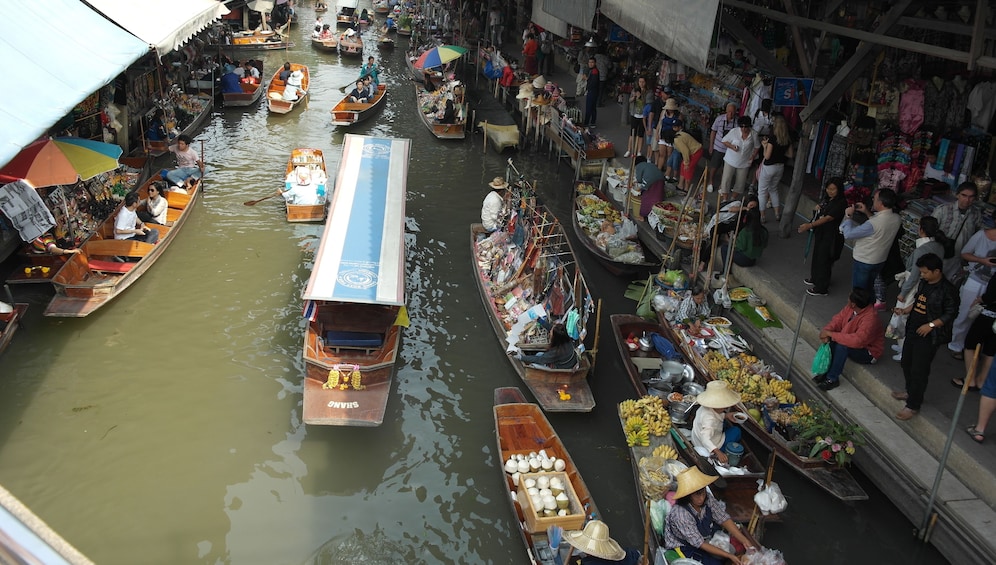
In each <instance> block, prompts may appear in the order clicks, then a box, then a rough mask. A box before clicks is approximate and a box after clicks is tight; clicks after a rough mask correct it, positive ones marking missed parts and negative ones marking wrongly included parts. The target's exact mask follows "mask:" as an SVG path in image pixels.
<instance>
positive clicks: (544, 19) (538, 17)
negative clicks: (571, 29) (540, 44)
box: [532, 0, 567, 37]
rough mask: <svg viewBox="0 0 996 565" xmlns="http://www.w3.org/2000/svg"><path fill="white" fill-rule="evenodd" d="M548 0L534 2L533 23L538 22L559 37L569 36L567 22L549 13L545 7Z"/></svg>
mask: <svg viewBox="0 0 996 565" xmlns="http://www.w3.org/2000/svg"><path fill="white" fill-rule="evenodd" d="M546 1H547V0H535V1H534V2H533V14H532V20H533V23H535V24H538V25H539V26H540V27H542V28H543V29H545V30H547V31H549V32H551V33H553V34H554V35H557V36H559V37H567V22H565V21H564V20H562V19H560V18H558V17H557V16H554V15H552V14H550V13H548V12H547V11H546V10H544V9H543V7H544V4H545V2H546Z"/></svg>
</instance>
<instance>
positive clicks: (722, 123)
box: [707, 102, 737, 192]
mask: <svg viewBox="0 0 996 565" xmlns="http://www.w3.org/2000/svg"><path fill="white" fill-rule="evenodd" d="M736 127H737V105H736V104H734V103H733V102H730V103H729V104H727V105H726V112H725V113H723V114H720V115H719V116H716V119H715V120H713V122H712V127H711V128H710V131H709V186H708V187H707V189H708V191H709V192H712V190H713V186H714V185H718V184H719V183H718V182H716V175H717V174H718V173H719V172H720V171H722V170H723V158H724V157H726V145H723V138H725V137H726V134H728V133H730V132H731V131H732V130H734V129H735V128H736Z"/></svg>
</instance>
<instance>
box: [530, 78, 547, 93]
mask: <svg viewBox="0 0 996 565" xmlns="http://www.w3.org/2000/svg"><path fill="white" fill-rule="evenodd" d="M545 86H546V77H544V76H543V75H540V76H538V77H536V78H534V79H533V88H536V89H539V90H542V89H543V87H545Z"/></svg>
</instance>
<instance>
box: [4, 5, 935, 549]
mask: <svg viewBox="0 0 996 565" xmlns="http://www.w3.org/2000/svg"><path fill="white" fill-rule="evenodd" d="M304 12H305V13H304V14H303V17H302V22H303V23H304V24H306V25H302V26H300V27H299V28H298V29H297V30H295V31H294V32H293V33H296V34H300V38H299V39H298V41H297V42H298V45H299V46H298V47H297V48H295V49H294V50H292V51H290V52H289V53H284V52H279V53H267V54H266V55H265V56H264V58H265V61H266V67H265V69H266V70H265V72H264V75H267V76H269V74H270V73H272V70H273V69H275V68H276V66H277V65H279V64H281V63H282V62H283V61H284V60H287V59H290V60H294V61H300V62H304V63H306V64H308V65H309V66H310V69H311V81H312V83H311V84H312V91H311V100H310V102H309V103H308V106H307V107H306V108H304V109H302V110H298V111H295V112H294V113H292V114H291V115H288V116H270V115H268V114H267V112H266V109H265V107H263V106H257V107H254V108H250V109H247V110H239V109H227V110H218V111H216V112H215V114H214V116H213V117H212V119H211V120H210V121H209V123H208V125H207V126H206V127H205V129H204V130H203V131H202V132H200V134H199V135H198V136H197V137H198V139H199V140H200V139H203V140H204V142H205V152H206V154H207V157H208V159H207V160H208V162H209V163H210V170H209V179H208V181H207V188H206V192H205V197H204V199H203V201H202V202H201V203H200V204H199V205H198V208H197V210H196V211H195V212H194V214H193V216H192V217H191V218H190V220H189V222H188V224H187V225H186V227H185V228H184V233H183V234H181V235H180V237H178V239H177V240H176V241H175V243H174V244H173V246H172V248H171V249H170V250H169V252H168V253H167V254H166V255H165V256H164V257H163V258H162V259H161V260H160V261H159V262H158V263H157V264H156V266H155V268H154V269H153V270H152V271H150V272H149V273H148V274H147V275H146V276H144V277H143V279H142V280H141V281H140V282H139V283H137V284H136V285H134V286H133V287H132V288H130V289H129V290H128V291H127V292H126V293H124V294H123V295H122V296H121V297H119V298H118V299H117V300H116V301H115V302H114V303H112V304H111V305H109V306H107V307H105V308H104V309H102V310H101V311H99V312H98V313H97V314H95V315H92V316H90V317H89V318H85V319H80V320H72V319H68V320H60V319H52V318H43V317H41V315H40V314H41V311H42V310H43V309H44V305H45V303H46V301H47V299H48V294H46V293H45V292H44V291H41V290H39V289H27V288H24V287H20V288H17V289H15V290H16V291H17V294H18V299H19V300H21V299H29V300H30V301H31V302H32V303H33V305H32V308H31V311H30V312H29V314H30V315H29V319H28V324H27V328H26V329H25V330H24V331H21V332H20V333H19V334H18V335H17V337H16V338H15V341H14V343H13V344H12V346H11V347H10V348H9V349H8V351H7V353H6V354H5V355H4V356H3V357H2V358H0V375H2V378H0V483H2V484H3V485H4V486H5V487H7V488H8V489H9V490H11V491H12V492H13V493H14V494H15V495H16V496H18V497H19V498H20V499H21V500H22V501H24V502H25V503H26V504H28V505H29V506H30V507H31V508H32V509H33V510H34V511H35V512H36V513H38V514H39V515H40V516H41V517H42V518H43V519H45V520H46V521H47V522H48V523H49V524H50V525H51V526H52V527H54V528H55V529H56V530H57V531H59V532H60V533H61V534H62V535H63V536H64V537H66V538H67V539H68V540H69V541H70V542H71V543H73V544H74V545H76V546H77V547H78V548H79V549H80V550H81V551H83V552H84V553H85V554H86V555H88V556H89V557H90V558H91V559H93V560H94V561H96V562H97V563H100V564H117V563H120V564H131V563H145V564H177V563H235V564H300V563H343V564H347V563H350V564H351V563H401V562H403V563H471V562H480V563H496V564H504V563H526V562H527V559H526V556H525V552H524V550H523V549H522V546H521V543H520V540H519V536H518V533H517V532H516V530H515V529H514V528H515V526H514V524H513V522H512V518H511V514H510V512H509V508H508V503H507V501H506V500H505V494H504V492H503V490H502V482H501V480H500V478H499V474H498V471H497V470H496V462H495V460H494V459H495V457H494V453H493V451H494V445H495V439H494V428H493V420H492V412H491V404H492V391H493V389H494V388H495V387H499V386H509V385H518V384H520V383H519V382H518V380H517V378H516V377H515V375H514V372H513V371H512V369H511V367H510V366H509V365H508V363H507V361H506V360H505V359H504V355H503V353H502V351H501V349H500V348H499V346H498V345H497V342H496V339H495V337H494V335H493V334H492V332H491V330H490V328H489V327H488V325H487V322H486V321H485V318H484V316H485V313H484V311H483V310H482V306H481V303H480V299H479V297H478V294H477V291H476V288H475V286H474V282H473V279H472V274H473V273H472V268H471V265H470V250H469V248H468V242H469V232H468V225H469V224H470V223H471V222H474V221H479V214H480V203H481V199H482V198H483V197H484V195H485V194H486V182H487V181H488V180H490V179H491V178H493V177H494V176H497V175H502V174H504V167H505V165H504V160H505V159H506V158H507V157H508V155H507V154H506V155H505V156H504V157H499V156H497V155H496V154H494V153H493V152H492V151H491V150H490V149H489V150H488V152H487V153H484V152H483V151H482V146H481V140H480V138H479V137H478V138H476V139H474V140H468V141H466V142H441V141H438V140H436V139H435V138H433V137H431V135H430V134H429V132H428V131H427V130H426V129H425V128H424V126H423V125H422V124H421V123H420V122H419V121H418V119H417V117H416V116H415V115H414V111H415V102H414V94H413V90H414V87H413V86H412V84H413V83H411V82H410V81H409V80H408V78H407V75H406V74H405V73H406V70H405V68H404V62H403V58H402V57H403V46H404V45H405V43H406V41H405V40H404V39H403V38H399V39H400V41H399V48H398V50H397V52H396V53H393V54H386V55H384V57H383V59H384V60H383V63H384V66H385V72H384V74H383V75H382V76H383V77H384V78H382V81H384V82H386V83H387V84H389V85H390V89H391V90H390V92H389V98H388V100H387V107H386V108H385V109H384V110H383V112H382V113H381V114H380V115H379V116H378V117H376V118H375V119H374V120H373V121H371V122H370V123H367V124H362V125H361V126H360V127H357V128H356V129H355V130H354V131H355V132H356V133H368V134H375V135H386V136H394V137H410V138H412V139H413V140H414V143H413V144H412V154H411V166H410V175H409V186H408V202H407V208H408V210H407V212H408V232H409V235H408V242H409V261H408V293H409V312H410V314H411V319H412V325H411V328H409V330H407V332H406V335H405V340H404V351H403V358H404V360H403V364H402V365H401V366H400V368H399V372H398V376H397V379H396V381H395V382H396V384H395V391H394V393H393V394H392V396H391V399H390V402H389V404H388V414H387V416H386V418H385V423H384V425H383V426H381V427H379V428H375V429H365V428H327V427H312V426H307V427H306V426H304V425H303V424H302V423H301V379H302V376H303V373H304V367H303V362H302V361H301V347H302V345H301V341H302V328H303V325H302V321H301V315H300V314H301V300H300V294H301V291H302V290H303V288H304V285H305V284H306V282H307V279H308V276H309V273H310V268H311V259H312V255H313V252H314V250H315V248H316V247H317V244H318V240H319V239H318V238H319V237H320V233H321V229H322V228H321V226H319V225H301V224H288V223H287V222H286V221H285V219H284V216H283V210H282V208H281V206H280V204H279V202H278V201H277V200H269V201H266V202H263V203H260V204H259V205H257V206H255V207H246V206H243V205H242V203H243V202H244V201H246V200H250V199H254V198H259V197H261V196H263V195H266V194H268V193H270V192H271V191H272V190H274V188H275V187H276V186H278V185H279V184H281V183H282V177H283V170H284V166H285V163H286V159H287V156H288V154H289V152H290V150H291V149H292V148H293V147H296V146H311V147H317V148H319V149H322V150H323V151H324V152H325V155H326V159H327V160H328V166H329V170H330V171H334V170H335V167H336V165H337V163H338V159H339V145H340V143H341V140H342V133H341V132H338V131H335V130H334V129H333V128H332V127H331V126H330V125H328V121H329V114H328V110H329V108H331V107H332V106H333V105H334V103H335V102H336V101H337V100H338V99H339V97H340V96H341V94H340V93H339V91H338V90H337V88H338V87H339V86H341V85H343V84H346V83H348V82H349V81H350V80H351V79H353V78H354V77H355V76H356V75H357V72H358V68H359V64H360V62H359V61H358V60H356V61H353V60H348V59H344V60H341V61H340V60H339V59H338V57H337V56H335V55H327V54H319V53H316V52H313V51H312V50H311V48H310V46H309V42H308V40H307V37H306V34H307V33H308V32H309V31H308V30H309V29H310V26H309V25H307V24H309V23H310V22H311V21H312V19H311V18H312V16H311V14H310V10H308V9H305V10H304ZM367 49H368V50H371V47H370V46H368V48H367ZM371 52H372V51H371ZM474 96H479V94H474V95H472V97H471V98H472V100H473V97H474ZM515 159H516V164H517V166H518V167H519V169H520V170H521V171H522V172H523V173H525V174H526V176H527V177H528V178H535V179H537V180H538V181H539V187H540V192H541V193H542V194H543V196H544V197H545V199H546V201H547V203H548V204H549V205H551V207H552V208H553V209H554V210H555V211H556V212H557V213H558V215H560V217H561V218H562V219H565V218H566V217H567V216H566V215H565V214H566V210H567V206H568V204H569V199H570V196H569V190H570V181H571V178H572V171H571V170H570V169H569V168H568V167H567V166H566V165H564V164H562V163H561V164H560V165H557V164H555V162H554V161H552V160H547V159H546V157H545V155H542V156H537V155H532V154H525V153H524V154H521V155H516V156H515ZM581 259H582V261H583V263H584V264H585V267H586V273H587V277H588V279H589V285H590V286H591V287H592V289H593V293H594V294H596V295H598V296H601V297H602V298H604V299H605V301H606V302H605V307H604V310H603V319H604V320H605V321H607V319H608V314H609V313H612V312H620V311H629V310H631V309H632V307H633V303H632V302H629V301H626V300H624V299H623V298H622V292H623V290H624V288H625V285H626V282H627V281H622V280H618V279H614V278H611V277H608V276H607V275H606V274H605V273H604V271H602V270H601V269H600V267H599V266H598V265H597V264H595V263H594V262H593V261H590V260H589V259H590V258H588V257H581ZM603 328H607V324H603ZM606 331H607V330H606V329H603V333H602V335H601V340H602V341H601V353H600V355H599V357H598V359H599V361H598V366H597V369H596V372H595V375H594V376H593V377H592V382H593V386H594V388H595V391H596V399H597V400H598V402H599V405H598V407H596V410H595V412H594V413H592V414H590V415H561V416H556V417H552V418H551V420H552V422H553V424H554V426H555V427H556V428H557V429H558V431H559V432H560V434H561V436H562V437H563V439H564V440H565V442H566V443H567V445H568V446H569V447H571V448H573V455H574V459H575V461H576V462H577V463H578V465H579V466H580V468H581V470H582V473H583V475H584V476H585V478H586V480H587V481H588V484H589V487H590V488H591V490H592V491H593V494H594V496H595V498H596V500H597V501H598V506H599V507H600V509H601V510H602V511H603V512H605V515H604V516H603V518H604V519H605V520H607V521H608V522H609V524H610V526H611V528H612V532H613V535H614V537H616V538H617V539H618V540H619V541H621V542H622V543H623V544H625V545H632V546H640V545H642V541H643V525H642V523H641V521H640V518H639V510H638V508H639V507H638V504H639V503H638V501H637V500H636V498H635V493H634V488H633V478H632V471H631V468H630V464H629V461H628V459H627V456H626V450H625V446H624V442H623V437H622V434H621V431H620V430H619V426H618V421H617V419H616V417H615V402H617V401H619V400H621V399H622V398H625V397H628V396H629V395H630V394H631V393H630V388H629V385H628V383H627V381H626V380H625V379H626V377H625V375H624V373H623V372H622V369H621V365H620V362H619V360H618V359H617V358H616V354H615V351H614V346H613V345H612V339H611V336H610V335H608V334H607V333H606ZM775 477H776V480H778V481H779V482H781V483H782V485H783V489H784V490H785V491H786V493H787V494H789V496H790V501H791V504H792V507H790V512H791V514H790V516H789V519H791V520H794V521H795V522H794V523H793V524H791V525H789V524H785V525H780V526H772V527H771V528H770V529H769V534H768V537H767V540H768V541H769V542H770V543H771V545H773V546H776V547H782V549H783V550H784V551H786V553H787V554H788V555H789V557H790V558H794V560H795V561H801V560H803V559H810V560H813V559H815V560H816V562H820V563H831V562H833V563H844V562H845V561H849V562H856V561H855V560H854V552H855V551H858V550H859V548H863V547H864V545H863V544H859V543H858V540H859V539H861V538H864V539H868V538H867V536H875V538H876V539H877V540H879V542H880V545H881V546H882V547H881V549H879V548H876V549H875V550H874V551H875V555H876V556H880V557H881V559H878V558H876V559H878V561H877V562H881V563H890V562H891V563H900V562H903V563H936V562H937V556H936V554H935V553H932V552H927V553H921V552H919V551H918V550H917V548H916V546H915V545H912V542H911V541H909V539H908V537H907V536H908V533H907V530H908V528H906V527H905V524H903V522H902V519H901V517H900V518H899V520H897V518H896V516H898V514H897V513H896V512H895V510H894V509H891V507H889V506H888V504H887V503H885V504H882V503H881V495H878V502H876V503H875V504H874V505H871V504H869V505H865V506H861V505H858V506H856V507H853V508H852V507H848V506H846V505H842V504H839V503H837V502H836V501H833V500H830V499H828V498H827V497H825V496H822V495H820V494H818V493H813V492H812V491H811V489H810V488H809V487H808V485H806V484H805V483H801V482H799V481H798V480H796V479H795V478H794V477H793V476H792V475H791V474H790V472H788V471H787V470H779V471H778V472H776V476H775ZM869 488H870V487H869ZM814 508H816V509H818V510H817V512H812V510H813V509H814ZM872 508H874V510H872ZM883 508H884V510H883ZM828 517H829V518H828ZM828 520H829V521H830V523H836V524H837V525H835V526H833V531H832V532H828V531H827V530H826V528H827V521H828ZM793 538H794V539H793ZM897 555H898V556H900V557H899V558H898V560H897V557H896V556H897ZM859 561H860V560H859Z"/></svg>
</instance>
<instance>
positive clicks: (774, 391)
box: [768, 379, 795, 404]
mask: <svg viewBox="0 0 996 565" xmlns="http://www.w3.org/2000/svg"><path fill="white" fill-rule="evenodd" d="M768 387H769V388H770V389H771V395H772V396H774V397H775V398H777V399H778V403H779V404H795V393H793V392H792V383H791V382H790V381H780V380H778V379H771V380H770V381H768Z"/></svg>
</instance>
